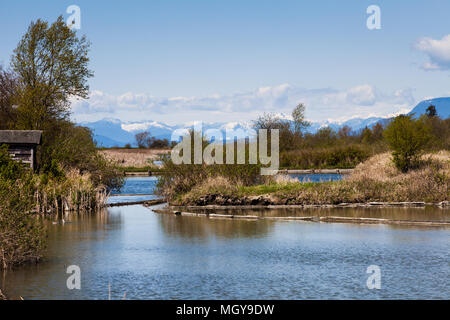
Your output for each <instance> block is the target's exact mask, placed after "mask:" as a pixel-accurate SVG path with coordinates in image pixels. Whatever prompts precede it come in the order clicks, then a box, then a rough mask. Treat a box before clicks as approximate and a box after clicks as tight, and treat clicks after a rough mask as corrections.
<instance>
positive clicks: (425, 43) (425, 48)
mask: <svg viewBox="0 0 450 320" xmlns="http://www.w3.org/2000/svg"><path fill="white" fill-rule="evenodd" d="M414 47H415V48H416V49H417V50H419V51H422V52H424V53H425V54H427V55H428V58H429V60H430V61H428V62H426V63H425V64H424V65H423V66H422V67H423V68H424V69H425V70H448V69H450V34H449V35H446V36H444V37H443V38H442V39H441V40H435V39H432V38H421V39H419V40H417V42H416V43H415V45H414Z"/></svg>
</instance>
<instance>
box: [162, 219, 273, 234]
mask: <svg viewBox="0 0 450 320" xmlns="http://www.w3.org/2000/svg"><path fill="white" fill-rule="evenodd" d="M158 222H159V223H160V225H161V229H162V230H163V231H164V232H165V233H166V235H168V236H171V237H182V238H197V239H203V240H205V239H210V238H212V237H219V238H258V237H264V236H266V235H267V234H269V233H270V232H271V231H272V230H273V222H271V221H251V220H237V219H236V220H232V219H230V220H227V219H211V218H203V217H183V216H175V215H168V214H161V215H159V216H158Z"/></svg>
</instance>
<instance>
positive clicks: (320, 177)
mask: <svg viewBox="0 0 450 320" xmlns="http://www.w3.org/2000/svg"><path fill="white" fill-rule="evenodd" d="M289 175H290V176H291V177H293V178H296V179H298V180H299V181H301V182H327V181H339V180H342V178H343V175H342V174H338V173H311V174H289Z"/></svg>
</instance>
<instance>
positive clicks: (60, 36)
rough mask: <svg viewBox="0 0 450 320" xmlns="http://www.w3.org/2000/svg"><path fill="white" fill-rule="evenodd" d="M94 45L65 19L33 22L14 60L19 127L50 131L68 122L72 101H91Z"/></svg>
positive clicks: (12, 63) (12, 59) (19, 45)
mask: <svg viewBox="0 0 450 320" xmlns="http://www.w3.org/2000/svg"><path fill="white" fill-rule="evenodd" d="M89 46H90V43H89V42H88V41H87V40H86V38H85V37H84V36H83V37H81V38H78V37H77V35H76V32H75V31H73V30H71V29H69V28H68V27H67V26H66V24H65V22H64V20H63V18H62V16H60V17H59V18H58V19H57V20H56V21H55V22H54V23H52V24H51V25H49V24H48V22H46V21H42V20H40V19H38V20H37V21H36V22H32V23H31V24H30V26H29V27H28V31H27V32H26V33H25V35H24V36H23V37H22V39H21V40H20V42H19V44H18V45H17V47H16V49H15V50H14V54H13V56H12V58H11V65H12V69H13V70H14V72H15V73H16V75H17V81H18V89H19V90H18V91H19V92H18V93H19V94H18V103H17V104H18V109H17V111H18V114H19V118H18V126H19V127H22V128H24V129H43V130H45V129H48V127H49V126H52V124H53V122H54V120H66V119H68V115H69V111H70V98H73V97H78V98H87V97H88V93H89V86H88V84H87V80H88V78H89V77H91V76H93V72H92V71H91V70H89V69H88V62H89V58H88V55H87V54H88V51H89Z"/></svg>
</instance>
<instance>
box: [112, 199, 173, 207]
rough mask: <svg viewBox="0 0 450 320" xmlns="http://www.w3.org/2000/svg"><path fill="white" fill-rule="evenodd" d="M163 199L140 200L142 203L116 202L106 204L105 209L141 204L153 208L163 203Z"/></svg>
mask: <svg viewBox="0 0 450 320" xmlns="http://www.w3.org/2000/svg"><path fill="white" fill-rule="evenodd" d="M165 202H166V200H165V199H155V200H142V201H132V202H118V203H107V204H106V205H105V207H123V206H132V205H136V204H142V205H144V206H146V207H150V206H154V205H157V204H161V203H165Z"/></svg>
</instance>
